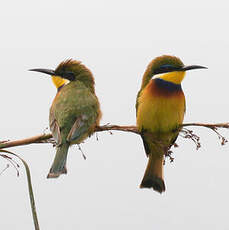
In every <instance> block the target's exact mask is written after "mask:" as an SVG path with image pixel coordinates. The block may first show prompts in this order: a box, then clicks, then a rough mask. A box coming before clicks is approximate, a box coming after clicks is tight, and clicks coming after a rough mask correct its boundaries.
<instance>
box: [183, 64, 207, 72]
mask: <svg viewBox="0 0 229 230" xmlns="http://www.w3.org/2000/svg"><path fill="white" fill-rule="evenodd" d="M192 69H207V67H204V66H201V65H189V66H184V67H182V68H181V69H179V71H187V70H192Z"/></svg>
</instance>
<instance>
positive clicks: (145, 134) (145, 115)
mask: <svg viewBox="0 0 229 230" xmlns="http://www.w3.org/2000/svg"><path fill="white" fill-rule="evenodd" d="M201 68H206V67H203V66H198V65H192V66H184V64H183V63H182V61H181V60H180V59H179V58H177V57H174V56H167V55H164V56H161V57H157V58H155V59H154V60H152V61H151V62H150V64H149V65H148V67H147V69H146V71H145V73H144V76H143V80H142V85H141V89H140V91H139V93H138V96H137V101H136V115H137V127H138V130H139V132H140V133H141V137H142V140H143V144H144V148H145V152H146V155H147V156H148V158H149V160H148V165H147V168H146V171H145V174H144V177H143V180H142V182H141V185H140V188H153V189H154V190H156V191H158V192H160V193H161V192H163V191H165V183H164V179H163V161H164V156H165V154H166V153H167V151H168V150H169V148H170V147H171V146H172V145H173V144H174V142H175V141H176V139H177V136H178V134H179V127H180V125H181V124H182V123H183V119H184V113H185V96H184V93H183V91H182V88H181V82H182V80H183V79H184V76H185V71H187V70H192V69H201Z"/></svg>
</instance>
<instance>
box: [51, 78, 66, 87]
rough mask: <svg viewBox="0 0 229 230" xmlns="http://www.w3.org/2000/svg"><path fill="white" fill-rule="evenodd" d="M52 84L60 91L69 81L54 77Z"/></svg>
mask: <svg viewBox="0 0 229 230" xmlns="http://www.w3.org/2000/svg"><path fill="white" fill-rule="evenodd" d="M52 82H53V84H54V85H55V86H56V88H57V89H59V88H60V87H61V86H62V85H64V84H65V83H67V82H68V80H66V79H64V78H62V77H58V76H52Z"/></svg>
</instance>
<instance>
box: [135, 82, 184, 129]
mask: <svg viewBox="0 0 229 230" xmlns="http://www.w3.org/2000/svg"><path fill="white" fill-rule="evenodd" d="M171 87H172V86H170V85H165V86H164V85H159V86H158V85H157V84H156V83H155V80H151V82H150V83H149V84H148V85H147V86H146V87H145V89H144V90H143V91H142V92H141V94H140V96H139V98H138V110H137V126H138V128H139V130H142V129H146V130H149V131H151V132H168V131H170V130H173V129H175V128H177V126H178V125H179V124H181V123H182V122H183V118H184V112H185V98H184V94H183V91H182V89H181V88H180V87H177V88H175V87H174V88H171Z"/></svg>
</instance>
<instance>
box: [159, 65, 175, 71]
mask: <svg viewBox="0 0 229 230" xmlns="http://www.w3.org/2000/svg"><path fill="white" fill-rule="evenodd" d="M160 68H161V69H162V70H172V69H174V66H172V65H168V64H167V65H162V66H160Z"/></svg>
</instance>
